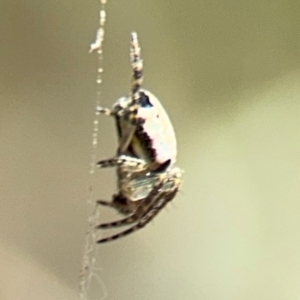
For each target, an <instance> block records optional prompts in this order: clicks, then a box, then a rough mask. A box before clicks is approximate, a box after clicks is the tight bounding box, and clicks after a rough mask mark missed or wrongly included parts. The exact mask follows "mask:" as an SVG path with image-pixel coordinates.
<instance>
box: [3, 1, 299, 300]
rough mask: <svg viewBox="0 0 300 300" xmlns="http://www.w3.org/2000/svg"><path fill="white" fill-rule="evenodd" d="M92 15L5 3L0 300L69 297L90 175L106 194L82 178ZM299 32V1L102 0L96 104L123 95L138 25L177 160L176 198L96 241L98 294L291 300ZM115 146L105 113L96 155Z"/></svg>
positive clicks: (295, 290) (90, 99)
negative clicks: (140, 224) (132, 229)
mask: <svg viewBox="0 0 300 300" xmlns="http://www.w3.org/2000/svg"><path fill="white" fill-rule="evenodd" d="M98 10H99V3H98V2H97V1H91V0H88V1H78V0H73V1H58V0H57V1H54V0H49V1H41V0H35V1H34V0H29V1H16V0H6V1H5V0H1V3H0V20H1V29H0V32H1V47H0V95H1V98H0V165H1V171H0V205H1V206H0V207H1V208H0V265H1V272H0V299H1V300H15V299H18V300H20V299H22V300H23V299H24V300H27V299H78V291H77V286H78V282H79V279H78V274H79V270H80V268H81V259H82V251H83V245H84V236H85V231H86V228H87V215H88V205H87V204H86V200H87V198H88V197H89V192H88V189H89V185H90V184H91V181H92V182H94V193H93V197H94V199H97V198H105V199H109V198H110V197H111V195H112V193H113V192H114V191H115V175H114V172H113V170H103V171H97V173H96V175H95V176H93V179H91V176H90V175H89V174H88V172H89V163H90V152H91V133H92V128H93V125H92V122H93V118H94V102H95V95H96V84H95V78H96V68H97V59H96V56H95V55H89V54H88V49H89V45H90V43H91V42H93V40H94V36H95V31H96V28H97V24H98ZM299 28H300V2H299V1H298V0H294V1H282V0H281V1H279V0H273V1H262V0H253V1H240V0H229V1H223V0H190V1H171V0H164V1H158V0H152V1H146V0H144V1H141V0H140V1H138V0H128V1H125V0H119V1H112V0H110V1H109V2H108V5H107V24H106V40H105V46H104V57H105V58H104V68H105V72H104V77H103V80H104V82H103V86H102V88H103V100H102V103H103V105H105V106H109V107H110V106H111V105H112V103H113V102H114V101H115V100H116V99H118V97H120V96H121V95H124V94H127V93H128V91H129V88H130V85H129V82H130V64H129V33H130V31H132V30H136V31H137V32H138V34H139V37H140V42H141V46H142V54H143V58H144V62H145V85H144V86H145V87H146V88H148V89H149V90H151V91H152V92H153V93H154V94H156V95H157V96H158V97H159V98H160V100H161V102H162V103H163V104H164V106H165V108H166V109H167V111H168V113H169V115H170V117H171V119H172V121H173V124H174V127H175V130H176V133H177V139H178V151H179V155H178V166H180V167H181V168H183V169H184V170H185V174H184V185H183V187H182V192H180V193H179V194H178V196H177V197H176V199H175V200H174V201H173V204H174V205H169V206H168V207H167V209H165V210H164V211H163V212H161V213H160V215H159V216H158V217H157V218H156V219H155V221H154V222H152V223H151V224H150V225H149V226H148V227H147V228H146V229H144V230H142V231H139V232H138V233H136V234H134V235H132V236H130V237H127V238H124V239H122V240H119V241H117V242H113V243H111V244H105V245H101V246H99V248H98V264H99V266H100V267H101V268H102V270H100V271H99V275H100V277H101V279H102V283H103V284H104V285H105V287H106V290H107V292H108V295H109V297H108V299H114V300H115V299H122V300H127V299H128V300H129V299H130V300H133V299H137V300H138V299H143V300H148V299H149V300H153V299H158V300H166V299H173V300H177V299H178V300H179V299H180V300H181V299H188V300H198V299H201V300H202V299H203V300H227V299H228V300H241V299H243V300H248V299H249V300H250V299H257V300H264V299H266V300H269V299H272V300H285V299H286V300H293V299H295V300H296V299H299V298H300V284H299V283H300V230H299V229H300V218H299V215H300V199H299V198H300V197H299V195H300V185H299V182H300V151H299V150H300V30H299ZM115 149H116V136H115V128H114V123H113V121H112V120H110V119H109V118H105V117H103V118H101V119H100V124H99V145H98V148H97V152H98V153H97V154H98V159H102V158H105V157H109V156H111V155H112V154H113V153H114V151H115ZM115 218H118V216H115V215H112V214H110V213H109V212H107V211H105V212H104V213H103V220H104V219H105V220H107V219H115ZM99 221H101V220H99ZM108 234H109V232H108ZM97 289H98V290H97ZM96 290H97V291H96ZM92 293H94V295H97V299H100V297H101V296H103V293H104V291H103V289H102V287H101V286H100V285H98V286H97V284H96V285H95V291H92ZM93 299H95V298H93Z"/></svg>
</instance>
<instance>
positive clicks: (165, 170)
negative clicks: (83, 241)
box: [97, 32, 181, 243]
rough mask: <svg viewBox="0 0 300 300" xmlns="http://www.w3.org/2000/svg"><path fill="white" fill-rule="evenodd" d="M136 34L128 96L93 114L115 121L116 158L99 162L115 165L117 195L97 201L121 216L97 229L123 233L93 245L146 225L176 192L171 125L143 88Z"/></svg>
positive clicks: (177, 174) (178, 173) (178, 172)
mask: <svg viewBox="0 0 300 300" xmlns="http://www.w3.org/2000/svg"><path fill="white" fill-rule="evenodd" d="M140 52H141V50H140V46H139V43H138V38H137V34H136V33H135V32H132V33H131V51H130V54H131V55H130V56H131V65H132V69H133V73H132V87H131V94H130V95H129V96H125V97H122V98H120V99H119V100H118V101H117V102H116V103H115V104H114V105H113V107H112V109H108V108H102V107H97V112H98V113H102V114H105V115H107V116H112V117H114V118H115V122H116V128H117V134H118V149H117V154H116V156H115V157H113V158H110V159H106V160H102V161H100V162H98V164H97V166H98V167H99V168H105V167H116V168H117V182H118V193H117V194H115V195H113V197H112V201H111V202H108V201H104V200H98V201H97V203H98V204H100V205H104V206H109V207H112V208H114V209H116V210H118V211H119V212H121V213H122V214H124V215H127V217H125V218H124V219H121V220H119V221H115V222H110V223H104V224H100V225H98V226H97V228H112V227H121V226H125V225H129V224H134V225H132V227H129V228H128V229H127V230H125V231H122V232H120V233H118V234H115V235H113V236H111V237H107V238H103V239H100V240H99V241H97V243H104V242H108V241H111V240H115V239H118V238H120V237H123V236H125V235H128V234H130V233H133V232H134V231H136V230H138V229H141V228H143V227H144V226H145V225H146V224H148V223H149V222H150V221H151V220H152V219H153V218H154V217H155V216H156V215H157V214H158V213H159V211H160V210H161V209H162V208H163V207H164V206H165V205H166V204H167V203H168V202H169V201H171V200H172V199H173V198H174V197H175V195H176V194H177V192H178V190H179V188H180V185H181V170H180V169H179V168H177V167H174V163H175V161H176V154H177V145H176V137H175V133H174V129H173V126H172V123H171V121H170V119H169V117H168V115H167V113H166V111H165V110H164V108H163V106H162V105H161V103H160V102H159V100H158V99H157V98H156V97H155V96H154V95H153V94H152V93H150V92H149V91H147V90H144V89H142V88H141V85H142V82H143V61H142V59H141V53H140Z"/></svg>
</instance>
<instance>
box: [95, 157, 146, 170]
mask: <svg viewBox="0 0 300 300" xmlns="http://www.w3.org/2000/svg"><path fill="white" fill-rule="evenodd" d="M123 164H124V165H125V166H126V167H127V166H128V167H134V168H137V167H139V166H140V167H142V168H146V163H145V161H144V160H143V159H139V158H135V157H132V156H127V155H120V156H117V157H112V158H108V159H105V160H100V161H99V162H97V167H98V168H107V167H116V166H121V165H123Z"/></svg>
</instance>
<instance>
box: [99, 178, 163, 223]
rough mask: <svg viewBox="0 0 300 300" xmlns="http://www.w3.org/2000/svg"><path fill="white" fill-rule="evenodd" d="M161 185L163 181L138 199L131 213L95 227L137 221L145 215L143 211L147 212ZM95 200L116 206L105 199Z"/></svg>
mask: <svg viewBox="0 0 300 300" xmlns="http://www.w3.org/2000/svg"><path fill="white" fill-rule="evenodd" d="M162 186H163V183H162V182H160V183H159V184H158V185H157V186H156V187H155V188H154V189H153V190H152V191H151V192H150V193H149V195H148V196H147V197H146V198H145V199H144V200H141V201H140V204H139V205H138V206H137V208H136V210H135V211H134V212H133V213H131V214H130V215H129V216H128V217H126V218H124V219H121V220H118V221H114V222H110V223H103V224H99V225H98V226H96V228H97V229H100V228H103V229H104V228H105V229H107V228H113V227H121V226H126V225H129V224H132V223H135V222H137V221H138V220H140V219H141V218H142V217H143V216H144V215H145V213H147V212H148V210H149V207H150V206H151V205H152V204H153V200H155V196H156V195H157V194H158V193H159V191H160V188H161V187H162ZM97 202H98V203H99V204H102V205H106V206H110V207H114V208H116V206H117V205H115V203H114V202H106V201H102V200H98V201H97Z"/></svg>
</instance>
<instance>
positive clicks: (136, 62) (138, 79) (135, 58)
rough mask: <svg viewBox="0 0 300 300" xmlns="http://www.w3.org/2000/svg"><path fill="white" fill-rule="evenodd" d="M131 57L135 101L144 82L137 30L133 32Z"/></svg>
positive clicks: (132, 91)
mask: <svg viewBox="0 0 300 300" xmlns="http://www.w3.org/2000/svg"><path fill="white" fill-rule="evenodd" d="M130 58H131V66H132V81H131V95H132V100H133V101H134V102H135V101H137V99H138V98H139V91H140V88H141V85H142V83H143V78H144V77H143V60H142V59H141V48H140V45H139V41H138V36H137V34H136V32H132V33H131V48H130Z"/></svg>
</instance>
